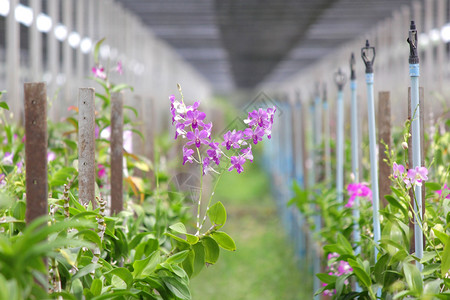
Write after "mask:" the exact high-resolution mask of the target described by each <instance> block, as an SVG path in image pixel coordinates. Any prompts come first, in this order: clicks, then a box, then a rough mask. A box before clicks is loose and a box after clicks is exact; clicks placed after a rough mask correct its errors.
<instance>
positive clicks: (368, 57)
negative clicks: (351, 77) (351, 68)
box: [361, 40, 375, 74]
mask: <svg viewBox="0 0 450 300" xmlns="http://www.w3.org/2000/svg"><path fill="white" fill-rule="evenodd" d="M361 57H362V59H363V61H364V64H365V65H366V74H369V73H373V62H374V61H375V47H370V44H369V40H366V46H365V47H362V48H361Z"/></svg>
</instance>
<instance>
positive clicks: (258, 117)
mask: <svg viewBox="0 0 450 300" xmlns="http://www.w3.org/2000/svg"><path fill="white" fill-rule="evenodd" d="M244 122H245V123H247V124H248V126H250V127H252V126H254V125H258V126H259V127H266V126H267V125H268V124H269V116H268V114H267V112H266V111H265V110H264V109H262V108H260V109H258V110H254V111H252V112H250V113H248V119H246V120H244Z"/></svg>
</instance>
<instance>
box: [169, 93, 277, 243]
mask: <svg viewBox="0 0 450 300" xmlns="http://www.w3.org/2000/svg"><path fill="white" fill-rule="evenodd" d="M178 90H179V92H180V95H181V100H177V99H176V98H175V96H174V95H172V96H170V97H169V99H170V102H171V107H170V112H171V115H172V124H173V125H174V126H175V139H178V138H182V139H183V140H185V141H186V143H185V145H184V146H183V165H185V164H186V163H191V164H193V163H195V164H197V165H199V166H200V167H201V184H203V176H206V175H207V174H208V173H210V172H213V173H216V174H218V175H219V177H218V179H217V181H216V183H215V186H214V190H213V192H212V194H211V197H210V198H209V202H208V205H207V208H206V212H205V216H204V218H203V219H202V221H201V222H200V210H201V202H202V192H200V195H199V199H198V209H197V224H196V230H197V232H196V233H195V235H196V236H200V231H201V229H202V227H203V225H204V223H205V221H206V216H207V215H208V214H210V211H211V209H212V208H213V207H214V206H213V207H211V202H212V198H213V195H214V191H215V187H217V184H218V182H219V180H220V176H221V175H222V174H223V172H224V168H220V167H221V166H222V165H225V166H226V170H228V171H233V170H236V172H237V173H239V174H240V173H242V172H244V164H245V163H246V162H247V161H250V162H253V154H252V144H253V145H257V144H258V143H259V142H261V141H262V140H263V138H264V137H265V136H267V138H268V139H270V138H271V131H272V125H273V121H274V115H275V112H276V108H275V107H269V108H267V109H266V110H264V109H262V108H259V109H257V110H254V111H252V112H250V113H248V118H247V119H245V120H244V123H245V124H247V126H248V127H247V128H246V129H245V130H236V129H234V130H232V131H231V130H229V131H228V132H226V133H225V134H224V135H223V139H222V140H219V141H216V139H213V138H212V134H211V131H212V127H213V124H212V122H209V123H207V122H206V121H205V119H206V114H205V113H204V112H202V111H200V110H199V106H200V102H197V101H196V102H194V103H193V105H186V103H185V102H184V98H183V93H182V90H181V86H180V85H178ZM202 153H203V155H202ZM230 153H231V154H230ZM233 154H234V155H233ZM202 188H203V187H201V189H202ZM216 205H219V206H220V207H223V205H222V204H221V203H220V202H218V203H217V204H216ZM223 209H224V208H223ZM223 213H225V211H224V212H223ZM210 219H211V215H210ZM211 221H212V224H213V226H212V227H211V228H210V229H209V230H208V231H207V232H211V230H215V229H216V225H217V224H214V220H211ZM221 225H223V224H221Z"/></svg>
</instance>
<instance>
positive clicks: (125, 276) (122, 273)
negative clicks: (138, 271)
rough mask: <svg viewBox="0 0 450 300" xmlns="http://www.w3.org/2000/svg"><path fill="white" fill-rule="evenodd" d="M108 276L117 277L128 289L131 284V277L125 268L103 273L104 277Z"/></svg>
mask: <svg viewBox="0 0 450 300" xmlns="http://www.w3.org/2000/svg"><path fill="white" fill-rule="evenodd" d="M108 275H111V276H112V275H115V276H117V277H120V279H122V280H123V281H124V282H125V283H126V285H127V288H128V289H129V288H130V287H131V284H132V283H133V275H132V274H131V272H130V271H128V269H127V268H115V269H112V270H111V271H109V272H107V273H105V276H108Z"/></svg>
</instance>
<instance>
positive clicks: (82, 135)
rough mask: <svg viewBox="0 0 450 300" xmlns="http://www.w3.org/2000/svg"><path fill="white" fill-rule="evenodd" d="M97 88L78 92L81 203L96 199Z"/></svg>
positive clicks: (93, 204) (85, 203)
mask: <svg viewBox="0 0 450 300" xmlns="http://www.w3.org/2000/svg"><path fill="white" fill-rule="evenodd" d="M94 97H95V90H94V89H93V88H80V89H79V93H78V110H79V111H78V116H79V120H78V174H79V175H78V188H79V199H80V202H81V204H83V205H85V206H87V205H88V204H89V202H92V207H93V208H95V207H96V202H95V201H94V200H95V103H94V99H95V98H94Z"/></svg>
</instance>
